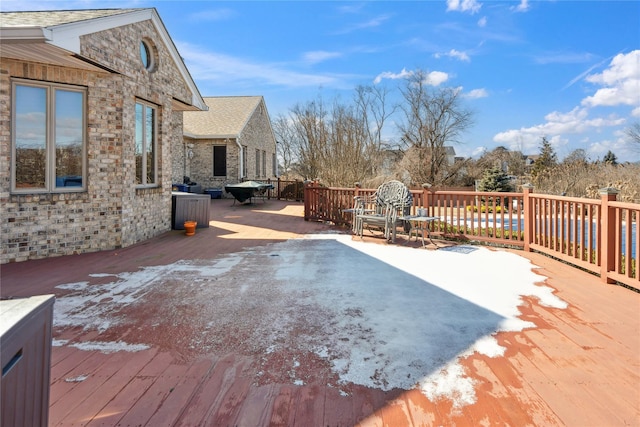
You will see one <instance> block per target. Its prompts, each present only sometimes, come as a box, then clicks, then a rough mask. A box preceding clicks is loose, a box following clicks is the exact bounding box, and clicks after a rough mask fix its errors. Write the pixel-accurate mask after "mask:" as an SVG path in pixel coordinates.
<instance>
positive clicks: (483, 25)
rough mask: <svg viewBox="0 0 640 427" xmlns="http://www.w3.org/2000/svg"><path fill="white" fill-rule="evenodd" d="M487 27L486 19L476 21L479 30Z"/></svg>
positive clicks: (484, 17)
mask: <svg viewBox="0 0 640 427" xmlns="http://www.w3.org/2000/svg"><path fill="white" fill-rule="evenodd" d="M486 26H487V17H486V16H483V17H482V18H480V19H478V27H480V28H484V27H486Z"/></svg>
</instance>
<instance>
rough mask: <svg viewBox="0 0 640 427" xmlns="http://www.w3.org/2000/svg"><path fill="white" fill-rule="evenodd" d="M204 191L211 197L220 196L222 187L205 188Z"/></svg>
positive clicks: (219, 197) (218, 197) (217, 197)
mask: <svg viewBox="0 0 640 427" xmlns="http://www.w3.org/2000/svg"><path fill="white" fill-rule="evenodd" d="M204 192H205V193H207V194H208V195H210V196H211V198H212V199H221V198H222V188H207V189H205V190H204Z"/></svg>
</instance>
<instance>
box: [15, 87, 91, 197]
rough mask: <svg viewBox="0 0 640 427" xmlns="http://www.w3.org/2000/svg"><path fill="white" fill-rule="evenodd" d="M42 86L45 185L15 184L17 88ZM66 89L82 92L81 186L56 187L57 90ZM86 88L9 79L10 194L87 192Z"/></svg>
mask: <svg viewBox="0 0 640 427" xmlns="http://www.w3.org/2000/svg"><path fill="white" fill-rule="evenodd" d="M18 86H22V87H30V88H41V89H44V90H45V135H44V138H45V150H44V152H45V170H44V180H45V182H44V187H25V188H23V187H18V186H17V184H18V183H17V182H16V169H17V165H16V160H17V158H16V156H17V154H16V148H17V146H16V139H17V132H16V130H17V117H16V116H17V111H16V101H17V87H18ZM58 90H60V91H66V92H73V93H79V94H80V95H81V104H82V105H81V107H80V109H81V111H82V118H81V122H82V124H81V129H82V133H81V135H82V142H81V145H82V149H81V154H80V157H81V159H80V160H81V169H82V172H81V177H82V185H80V186H68V187H67V186H60V187H58V186H57V181H56V172H57V165H56V147H57V141H56V124H57V122H56V119H57V116H56V91H58ZM87 135H88V134H87V88H86V87H85V86H76V85H69V84H63V83H53V82H44V81H33V80H24V79H11V165H10V168H11V178H10V179H11V183H10V189H11V190H10V191H11V193H12V194H55V193H82V192H86V191H87V146H88V136H87Z"/></svg>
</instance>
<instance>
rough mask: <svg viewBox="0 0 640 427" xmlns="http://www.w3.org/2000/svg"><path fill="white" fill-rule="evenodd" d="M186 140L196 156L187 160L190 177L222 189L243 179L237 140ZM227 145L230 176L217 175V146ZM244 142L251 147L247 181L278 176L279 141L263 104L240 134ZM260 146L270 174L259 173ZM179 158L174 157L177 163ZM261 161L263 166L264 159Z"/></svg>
mask: <svg viewBox="0 0 640 427" xmlns="http://www.w3.org/2000/svg"><path fill="white" fill-rule="evenodd" d="M185 142H186V143H187V144H193V148H192V150H193V153H194V155H193V159H187V162H186V163H187V167H186V170H187V171H188V172H189V173H187V176H189V177H190V178H191V179H192V180H193V181H195V182H197V183H198V184H200V185H202V187H203V188H210V187H212V188H221V187H224V185H225V184H235V183H238V182H239V181H240V179H239V176H240V173H239V171H238V167H239V156H240V149H239V148H238V144H237V143H236V140H235V139H233V138H229V139H197V140H194V139H185ZM224 144H226V146H227V176H226V177H214V176H213V146H214V145H224ZM240 144H241V145H243V146H247V159H245V162H247V176H246V177H245V180H259V181H264V180H267V179H272V180H275V179H277V177H276V176H274V175H273V173H272V172H273V154H274V153H275V152H276V141H275V137H274V135H273V131H272V130H271V125H270V123H269V116H268V114H267V112H266V108H265V107H264V104H263V103H261V104H260V105H259V106H258V108H256V110H255V112H254V114H253V115H252V116H251V118H250V119H249V121H248V123H247V125H246V126H245V128H244V129H243V131H242V133H241V135H240ZM256 149H259V150H260V152H261V153H262V151H263V150H264V151H265V152H266V153H267V159H266V160H267V161H266V173H265V174H264V175H263V174H261V175H260V176H256ZM176 157H177V156H174V163H175V161H176ZM260 162H261V163H260V164H261V165H262V159H261V160H260ZM261 167H262V166H261Z"/></svg>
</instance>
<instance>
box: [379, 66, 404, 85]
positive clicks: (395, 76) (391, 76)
mask: <svg viewBox="0 0 640 427" xmlns="http://www.w3.org/2000/svg"><path fill="white" fill-rule="evenodd" d="M411 75H413V71H407V70H406V69H405V68H403V69H402V71H400V72H399V73H393V72H391V71H385V72H382V73H380V74H378V75H377V76H376V78H375V79H373V83H374V84H378V83H380V82H381V81H382V79H390V80H397V79H404V78H405V77H409V76H411Z"/></svg>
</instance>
